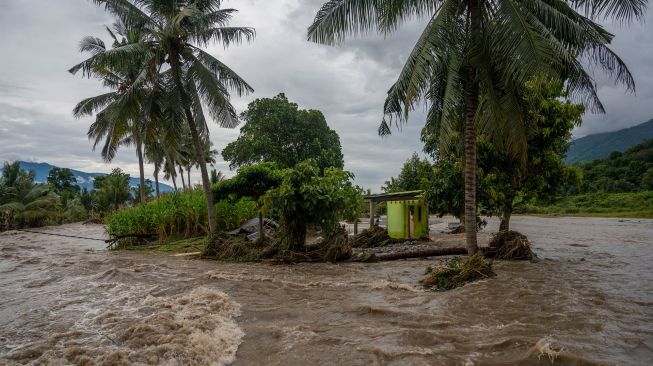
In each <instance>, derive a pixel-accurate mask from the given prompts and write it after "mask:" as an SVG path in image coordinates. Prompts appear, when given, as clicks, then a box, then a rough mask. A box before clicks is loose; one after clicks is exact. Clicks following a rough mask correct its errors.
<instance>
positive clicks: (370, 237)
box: [350, 226, 406, 248]
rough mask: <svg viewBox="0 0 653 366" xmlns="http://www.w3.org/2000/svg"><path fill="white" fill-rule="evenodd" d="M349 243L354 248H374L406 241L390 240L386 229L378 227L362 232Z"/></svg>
mask: <svg viewBox="0 0 653 366" xmlns="http://www.w3.org/2000/svg"><path fill="white" fill-rule="evenodd" d="M350 241H351V246H352V247H354V248H374V247H382V246H385V245H388V244H394V243H402V242H404V241H406V240H404V239H394V238H391V237H390V235H388V231H387V230H386V229H384V228H382V227H379V226H372V227H371V228H369V229H365V230H363V232H361V233H360V234H358V235H354V236H352V237H351V239H350Z"/></svg>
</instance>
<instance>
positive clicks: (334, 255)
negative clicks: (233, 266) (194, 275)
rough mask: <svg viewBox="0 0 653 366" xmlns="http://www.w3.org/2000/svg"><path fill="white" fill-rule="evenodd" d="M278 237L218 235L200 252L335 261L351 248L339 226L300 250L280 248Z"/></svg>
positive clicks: (246, 258) (231, 257)
mask: <svg viewBox="0 0 653 366" xmlns="http://www.w3.org/2000/svg"><path fill="white" fill-rule="evenodd" d="M281 242H282V240H281V238H280V237H277V236H269V237H266V238H265V239H264V240H256V241H250V240H248V239H247V236H246V235H225V234H221V235H217V236H216V237H214V238H213V239H212V240H211V243H210V244H211V245H207V247H206V250H205V251H204V253H203V255H204V256H206V257H213V258H216V259H220V260H225V261H231V262H259V261H265V262H266V263H270V264H277V263H298V262H323V261H328V262H337V261H342V260H346V259H349V258H351V256H352V249H351V243H350V242H349V238H348V235H347V232H346V231H345V230H344V229H343V228H340V229H338V230H336V231H334V232H333V233H332V234H331V235H329V236H327V238H326V239H324V240H321V241H319V242H317V243H316V244H313V245H306V246H304V249H305V250H303V251H282V250H281V248H282V246H281Z"/></svg>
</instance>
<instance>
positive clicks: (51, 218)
mask: <svg viewBox="0 0 653 366" xmlns="http://www.w3.org/2000/svg"><path fill="white" fill-rule="evenodd" d="M34 175H35V174H34V172H32V171H29V172H28V171H25V170H22V169H20V165H19V163H18V162H14V163H8V162H5V163H4V165H3V168H2V176H1V178H0V230H5V229H10V228H20V227H34V226H42V225H47V224H49V223H57V216H58V204H59V199H58V196H57V195H55V194H54V193H53V192H52V191H51V189H50V187H49V186H48V185H45V184H36V183H34Z"/></svg>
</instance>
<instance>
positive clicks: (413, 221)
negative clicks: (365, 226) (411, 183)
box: [364, 191, 429, 239]
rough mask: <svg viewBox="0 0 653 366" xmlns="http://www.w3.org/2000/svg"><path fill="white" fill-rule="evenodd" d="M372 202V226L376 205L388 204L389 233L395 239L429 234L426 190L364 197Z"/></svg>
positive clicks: (421, 236) (422, 236)
mask: <svg viewBox="0 0 653 366" xmlns="http://www.w3.org/2000/svg"><path fill="white" fill-rule="evenodd" d="M364 200H365V201H367V202H369V203H370V227H372V226H373V225H374V206H375V205H376V204H377V203H380V202H387V205H388V234H389V235H390V237H391V238H395V239H420V238H424V237H428V235H429V212H428V205H427V204H426V200H425V199H424V191H406V192H394V193H385V194H375V195H370V196H366V197H364Z"/></svg>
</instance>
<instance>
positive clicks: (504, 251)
mask: <svg viewBox="0 0 653 366" xmlns="http://www.w3.org/2000/svg"><path fill="white" fill-rule="evenodd" d="M486 254H487V256H488V257H492V258H494V259H506V260H532V259H533V258H534V257H535V254H533V251H532V250H531V244H530V242H529V241H528V238H527V237H526V235H524V234H521V233H519V232H517V231H512V230H504V231H499V232H498V233H496V234H495V235H494V236H493V237H492V240H491V241H490V245H489V250H488V251H487V253H486Z"/></svg>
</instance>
